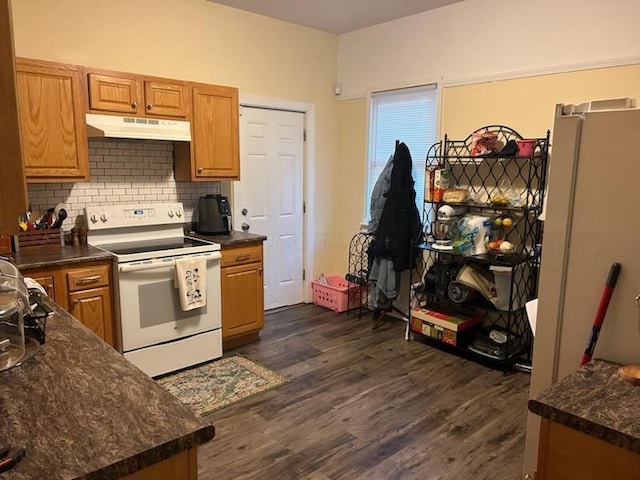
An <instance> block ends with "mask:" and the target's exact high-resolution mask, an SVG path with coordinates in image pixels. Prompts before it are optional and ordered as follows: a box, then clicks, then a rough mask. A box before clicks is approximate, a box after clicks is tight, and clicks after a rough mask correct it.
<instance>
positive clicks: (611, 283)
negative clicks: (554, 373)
mask: <svg viewBox="0 0 640 480" xmlns="http://www.w3.org/2000/svg"><path fill="white" fill-rule="evenodd" d="M619 274H620V264H619V263H614V264H613V265H611V269H610V270H609V276H608V277H607V283H606V285H605V287H604V291H603V292H602V297H601V298H600V305H599V306H598V311H597V312H596V318H595V319H594V320H593V326H592V327H591V335H590V336H589V343H587V348H586V349H585V351H584V353H583V354H582V360H581V361H580V366H582V365H584V364H585V363H587V362H589V361H590V360H591V357H592V356H593V350H594V349H595V348H596V342H597V341H598V335H600V329H601V328H602V322H604V316H605V315H606V313H607V308H608V307H609V301H610V300H611V295H613V289H614V288H615V286H616V282H617V281H618V275H619Z"/></svg>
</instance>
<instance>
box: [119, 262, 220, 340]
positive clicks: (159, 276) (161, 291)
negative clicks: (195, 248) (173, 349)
mask: <svg viewBox="0 0 640 480" xmlns="http://www.w3.org/2000/svg"><path fill="white" fill-rule="evenodd" d="M195 255H197V256H204V257H206V259H207V297H206V300H207V302H206V305H205V306H204V307H201V308H196V309H194V310H190V311H187V312H185V311H183V310H182V309H181V308H180V297H179V294H178V289H177V288H176V283H175V260H176V259H177V258H184V257H167V258H162V259H154V260H149V261H138V262H129V263H119V264H118V287H119V290H120V292H119V293H120V295H119V297H120V323H121V331H122V349H123V351H124V352H129V351H132V350H136V349H139V348H143V347H148V346H151V345H157V344H159V343H164V342H170V341H173V340H177V339H180V338H184V337H189V336H192V335H196V334H199V333H203V332H207V331H211V330H215V329H219V328H220V326H221V323H220V316H221V312H220V257H221V255H220V252H207V253H199V254H195Z"/></svg>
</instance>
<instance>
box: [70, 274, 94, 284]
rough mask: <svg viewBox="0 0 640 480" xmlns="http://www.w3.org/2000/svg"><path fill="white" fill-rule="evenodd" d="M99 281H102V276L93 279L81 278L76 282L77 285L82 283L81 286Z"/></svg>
mask: <svg viewBox="0 0 640 480" xmlns="http://www.w3.org/2000/svg"><path fill="white" fill-rule="evenodd" d="M98 280H100V275H94V276H93V277H84V278H79V279H77V280H76V283H81V284H85V283H95V282H97V281H98Z"/></svg>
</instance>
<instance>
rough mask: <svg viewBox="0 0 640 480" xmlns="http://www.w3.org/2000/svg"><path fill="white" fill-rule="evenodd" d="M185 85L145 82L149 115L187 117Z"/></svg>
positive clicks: (145, 96) (146, 105) (146, 109)
mask: <svg viewBox="0 0 640 480" xmlns="http://www.w3.org/2000/svg"><path fill="white" fill-rule="evenodd" d="M185 90H186V88H185V85H184V84H179V83H167V82H157V81H145V82H144V99H145V107H144V108H145V111H146V114H147V115H158V116H161V117H185V116H186V115H187V108H186V94H185Z"/></svg>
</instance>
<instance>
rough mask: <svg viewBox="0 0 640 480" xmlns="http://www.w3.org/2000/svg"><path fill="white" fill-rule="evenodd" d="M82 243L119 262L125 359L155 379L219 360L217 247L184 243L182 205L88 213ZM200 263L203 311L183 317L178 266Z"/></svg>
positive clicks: (117, 207) (193, 241)
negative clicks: (188, 261) (187, 261)
mask: <svg viewBox="0 0 640 480" xmlns="http://www.w3.org/2000/svg"><path fill="white" fill-rule="evenodd" d="M85 215H86V219H87V224H88V234H87V240H88V243H89V244H90V245H93V246H95V247H98V248H101V249H103V250H106V251H108V252H111V253H112V254H114V255H115V256H116V258H117V268H116V269H115V270H116V272H115V275H116V277H117V281H115V282H114V283H115V285H116V287H117V289H116V292H117V295H116V299H117V300H116V305H117V308H116V312H117V318H118V324H119V326H120V328H119V331H120V334H121V345H122V350H123V353H124V356H125V357H126V358H127V359H128V360H130V361H131V362H132V363H134V364H135V365H136V366H138V368H140V369H141V370H142V371H144V372H145V373H146V374H147V375H149V376H152V377H153V376H158V375H162V374H165V373H169V372H173V371H175V370H179V369H182V368H185V367H189V366H191V365H195V364H198V363H202V362H206V361H208V360H213V359H215V358H219V357H221V356H222V332H221V319H220V316H221V310H220V258H221V254H220V245H218V244H216V243H213V242H207V241H204V240H200V239H196V238H192V237H188V236H185V235H184V228H183V224H184V209H183V206H182V204H181V203H154V204H135V205H113V206H103V207H87V208H86V209H85ZM193 257H204V258H205V259H206V265H207V269H206V305H205V306H203V307H200V308H196V309H194V310H189V311H183V310H182V309H181V305H180V298H179V294H178V289H177V288H176V287H177V285H176V274H175V270H176V269H175V262H176V260H177V259H183V258H193Z"/></svg>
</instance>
